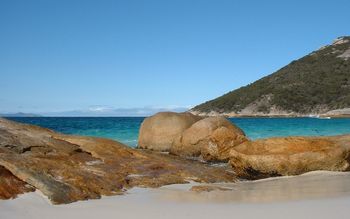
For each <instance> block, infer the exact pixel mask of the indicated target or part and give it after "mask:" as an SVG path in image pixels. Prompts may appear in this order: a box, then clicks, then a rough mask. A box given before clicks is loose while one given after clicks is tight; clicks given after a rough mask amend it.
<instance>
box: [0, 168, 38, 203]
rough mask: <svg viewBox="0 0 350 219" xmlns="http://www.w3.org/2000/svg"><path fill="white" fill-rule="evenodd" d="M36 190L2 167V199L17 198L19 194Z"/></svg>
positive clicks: (0, 190)
mask: <svg viewBox="0 0 350 219" xmlns="http://www.w3.org/2000/svg"><path fill="white" fill-rule="evenodd" d="M34 190H35V189H34V188H33V187H32V186H30V185H28V184H27V183H25V182H23V181H22V180H20V179H18V178H17V177H15V176H14V175H13V174H12V173H11V172H10V171H8V170H6V169H5V168H4V167H2V166H0V199H10V198H16V197H17V195H19V194H23V193H26V192H33V191H34Z"/></svg>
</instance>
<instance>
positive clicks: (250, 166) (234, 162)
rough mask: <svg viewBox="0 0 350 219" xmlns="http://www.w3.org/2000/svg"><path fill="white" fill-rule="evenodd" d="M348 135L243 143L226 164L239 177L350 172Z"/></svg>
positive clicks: (255, 177)
mask: <svg viewBox="0 0 350 219" xmlns="http://www.w3.org/2000/svg"><path fill="white" fill-rule="evenodd" d="M349 162H350V135H347V136H346V135H344V136H336V137H286V138H268V139H260V140H256V141H249V142H245V143H243V144H241V145H238V146H236V147H235V148H234V149H232V150H231V151H230V164H231V166H232V167H233V169H234V171H235V172H236V174H237V175H238V176H240V177H243V178H248V179H259V178H265V177H271V176H285V175H298V174H302V173H306V172H309V171H315V170H327V171H349V170H350V164H349Z"/></svg>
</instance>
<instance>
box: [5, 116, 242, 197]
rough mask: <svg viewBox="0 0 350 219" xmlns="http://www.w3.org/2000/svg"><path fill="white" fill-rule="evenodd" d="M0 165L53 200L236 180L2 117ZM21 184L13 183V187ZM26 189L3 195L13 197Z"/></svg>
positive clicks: (218, 170)
mask: <svg viewBox="0 0 350 219" xmlns="http://www.w3.org/2000/svg"><path fill="white" fill-rule="evenodd" d="M0 166H1V167H3V171H5V174H7V175H10V176H9V177H10V178H11V177H12V179H10V180H12V181H13V180H15V179H16V180H18V183H23V185H24V186H26V184H29V185H31V186H33V187H35V188H36V189H39V190H40V191H41V192H42V193H43V194H44V195H46V196H47V197H48V198H49V199H50V200H51V201H52V203H55V204H61V203H70V202H74V201H78V200H86V199H94V198H99V197H100V196H101V195H114V194H122V193H123V192H124V191H125V190H127V189H129V188H132V187H134V186H140V187H159V186H163V185H167V184H173V183H187V182H188V181H189V180H193V181H196V182H207V183H212V182H221V181H223V182H232V181H235V175H234V174H233V173H232V170H230V168H226V167H212V166H209V165H206V164H202V163H199V162H195V161H189V160H185V159H182V158H180V157H176V156H171V155H166V154H161V153H156V152H152V151H143V150H136V149H131V148H128V147H127V146H125V145H123V144H121V143H119V142H116V141H112V140H107V139H101V138H92V137H79V136H70V135H62V134H59V133H55V132H53V131H50V130H48V129H44V128H40V127H37V126H32V125H25V124H20V123H16V122H12V121H9V120H6V119H1V118H0ZM10 173H11V174H10ZM7 178H8V177H7ZM18 183H17V184H18ZM4 185H5V186H7V185H8V184H6V183H3V181H1V182H0V191H2V188H6V187H4ZM22 187H23V186H22ZM22 187H21V186H18V185H13V189H14V190H16V189H18V188H22ZM11 189H12V184H11ZM5 190H6V191H10V189H5ZM26 191H27V190H24V189H22V190H21V189H18V192H16V191H15V192H11V194H10V195H7V194H5V195H3V194H2V193H1V192H0V193H1V194H2V195H1V197H3V198H9V197H13V195H12V194H14V195H15V194H19V193H22V192H26Z"/></svg>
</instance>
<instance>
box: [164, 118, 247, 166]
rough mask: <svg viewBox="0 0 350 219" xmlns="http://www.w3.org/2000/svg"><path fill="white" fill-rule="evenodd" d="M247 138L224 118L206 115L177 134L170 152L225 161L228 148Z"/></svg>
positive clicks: (207, 159) (206, 159) (183, 155)
mask: <svg viewBox="0 0 350 219" xmlns="http://www.w3.org/2000/svg"><path fill="white" fill-rule="evenodd" d="M247 140H248V139H247V137H246V136H245V134H244V132H243V131H242V130H241V129H240V128H238V127H237V126H235V125H234V124H232V123H231V122H230V121H228V120H227V119H226V118H224V117H207V118H204V119H202V120H199V121H198V122H196V123H194V124H193V125H192V126H191V127H190V128H188V129H187V130H185V131H184V132H183V133H182V135H180V136H178V137H177V138H176V139H175V141H174V143H173V145H172V147H171V150H170V153H171V154H175V155H179V156H182V157H199V158H201V159H203V160H205V161H226V160H227V159H228V155H229V151H230V149H231V148H233V147H234V146H237V145H239V144H241V143H243V142H245V141H247Z"/></svg>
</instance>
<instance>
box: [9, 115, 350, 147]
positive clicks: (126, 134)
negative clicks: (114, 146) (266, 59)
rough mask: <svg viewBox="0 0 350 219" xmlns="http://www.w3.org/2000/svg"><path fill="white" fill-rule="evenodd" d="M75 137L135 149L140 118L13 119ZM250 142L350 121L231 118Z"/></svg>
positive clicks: (348, 126)
mask: <svg viewBox="0 0 350 219" xmlns="http://www.w3.org/2000/svg"><path fill="white" fill-rule="evenodd" d="M10 119H12V120H15V121H19V122H25V123H30V124H34V125H39V126H43V127H47V128H49V129H52V130H55V131H58V132H62V133H66V134H75V135H87V136H97V137H104V138H110V139H114V140H118V141H120V142H123V143H125V144H127V145H129V146H132V147H134V146H136V144H137V137H138V131H139V127H140V125H141V123H142V121H143V120H144V118H140V117H97V118H96V117H77V118H72V117H32V118H29V117H28V118H27V117H25V118H23V117H21V118H20V117H17V118H10ZM230 120H231V121H232V122H233V123H235V124H236V125H238V126H239V127H240V128H241V129H243V131H244V132H245V133H246V134H247V135H248V137H249V138H251V139H258V138H267V137H274V136H293V135H299V136H317V135H318V136H326V135H339V134H346V133H350V119H348V118H341V119H317V118H232V119H230Z"/></svg>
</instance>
